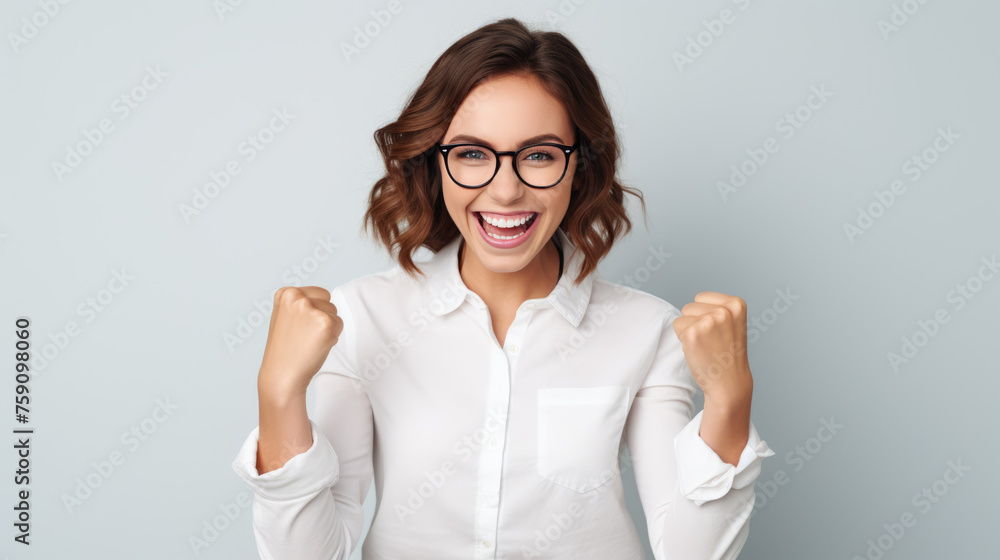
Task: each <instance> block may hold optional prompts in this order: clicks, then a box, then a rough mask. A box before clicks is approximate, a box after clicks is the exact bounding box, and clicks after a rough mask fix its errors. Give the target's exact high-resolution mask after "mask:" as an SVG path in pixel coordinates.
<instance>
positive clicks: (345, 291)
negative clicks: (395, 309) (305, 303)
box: [330, 265, 417, 302]
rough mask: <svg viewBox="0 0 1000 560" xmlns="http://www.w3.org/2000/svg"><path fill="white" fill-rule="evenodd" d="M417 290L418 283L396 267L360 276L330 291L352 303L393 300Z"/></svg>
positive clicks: (333, 294)
mask: <svg viewBox="0 0 1000 560" xmlns="http://www.w3.org/2000/svg"><path fill="white" fill-rule="evenodd" d="M415 288H417V281H415V280H414V279H411V278H410V277H409V276H408V275H407V274H405V273H404V272H403V269H402V268H401V267H400V266H398V265H396V266H393V267H392V268H389V269H387V270H382V271H379V272H372V273H370V274H365V275H363V276H358V277H356V278H354V279H351V280H348V281H346V282H343V283H341V284H338V285H336V286H334V287H332V288H331V289H330V294H331V295H332V296H334V297H337V296H339V297H341V298H343V299H346V300H348V301H351V302H355V301H358V302H361V301H365V300H371V299H372V298H376V299H382V300H384V299H393V298H394V297H398V296H401V295H403V294H405V293H407V292H410V291H412V290H414V289H415Z"/></svg>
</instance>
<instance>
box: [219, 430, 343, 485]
mask: <svg viewBox="0 0 1000 560" xmlns="http://www.w3.org/2000/svg"><path fill="white" fill-rule="evenodd" d="M309 426H310V428H311V429H312V439H313V444H312V446H311V447H309V449H307V450H305V451H303V452H302V453H299V454H298V455H296V456H294V457H292V458H291V459H289V460H288V461H287V462H286V463H285V464H284V465H282V467H281V468H279V469H275V470H273V471H268V472H266V473H264V474H257V438H258V436H259V434H260V426H257V427H256V428H254V429H253V431H252V432H250V435H249V436H247V439H246V441H245V442H244V443H243V447H242V448H240V451H239V453H238V454H237V455H236V459H235V460H234V461H233V470H234V471H236V474H238V475H239V476H240V478H242V479H243V480H244V481H245V482H246V484H247V486H249V487H250V489H251V490H253V491H254V492H255V493H256V494H257V495H259V496H261V497H264V498H267V499H268V500H274V501H287V500H295V499H297V498H301V497H303V496H308V495H309V494H315V493H317V492H319V491H320V490H322V489H323V488H328V487H330V486H333V485H334V484H336V483H337V480H339V479H340V461H339V460H338V459H337V453H336V451H334V450H333V446H332V445H330V442H329V441H327V439H326V437H324V436H323V434H322V433H321V432H320V431H319V428H318V427H317V426H316V423H315V422H313V421H312V420H309Z"/></svg>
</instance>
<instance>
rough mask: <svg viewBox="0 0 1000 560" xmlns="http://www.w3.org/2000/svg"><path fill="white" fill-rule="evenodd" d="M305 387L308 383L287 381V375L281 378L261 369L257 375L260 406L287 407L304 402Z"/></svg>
mask: <svg viewBox="0 0 1000 560" xmlns="http://www.w3.org/2000/svg"><path fill="white" fill-rule="evenodd" d="M307 387H308V385H306V386H302V385H300V384H298V383H295V382H290V381H288V379H287V376H286V377H284V378H282V377H279V376H275V375H271V374H268V373H266V372H264V371H263V370H262V371H261V373H260V375H259V376H258V377H257V397H258V399H259V400H260V404H261V406H268V407H273V408H287V407H289V406H292V405H294V404H297V403H299V402H302V403H304V402H305V398H306V389H307Z"/></svg>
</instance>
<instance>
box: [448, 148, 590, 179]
mask: <svg viewBox="0 0 1000 560" xmlns="http://www.w3.org/2000/svg"><path fill="white" fill-rule="evenodd" d="M435 146H437V149H438V150H439V151H440V152H441V155H443V156H444V168H445V171H447V172H448V177H450V178H451V180H452V181H454V183H455V184H456V185H458V186H460V187H462V188H463V189H481V188H483V187H485V186H486V185H488V184H490V183H491V182H493V179H496V176H497V173H499V172H500V158H501V157H502V156H512V157H511V160H510V165H511V167H513V168H514V174H515V175H517V178H518V179H520V181H521V182H522V183H524V184H525V185H528V186H529V187H531V188H533V189H551V188H552V187H554V186H556V185H558V184H559V183H561V182H562V180H563V179H565V178H566V171H568V170H569V156H570V155H572V154H573V152H575V151H576V149H577V148H579V147H580V143H579V142H576V143H574V144H573V145H572V146H567V145H565V144H557V143H555V142H539V143H538V144H532V145H530V146H524V147H523V148H518V149H517V150H512V151H507V152H498V151H496V150H494V149H493V148H491V147H489V146H483V145H482V144H475V143H472V142H462V143H459V144H441V143H440V142H439V143H437V144H435ZM461 146H475V147H477V148H485V149H486V150H488V151H490V152H492V153H493V156H494V157H495V158H496V168H495V169H493V175H491V176H490V178H489V180H487V181H486V182H485V183H483V184H481V185H476V186H474V187H470V186H467V185H464V184H462V183H459V182H458V181H457V180H456V179H455V177H454V176H453V175H452V174H451V167H450V166H449V165H448V151H449V150H451V149H453V148H458V147H461ZM538 146H553V147H556V148H559V149H560V150H562V151H563V152H565V154H566V160H565V165H564V166H563V172H562V175H560V176H559V180H558V181H556V182H555V183H552V184H551V185H549V186H547V187H536V186H535V185H532V184H531V183H529V182H527V181H525V180H524V178H523V177H521V172H520V171H518V170H517V156H518V154H520V153H521V152H523V151H524V150H527V149H530V148H537V147H538Z"/></svg>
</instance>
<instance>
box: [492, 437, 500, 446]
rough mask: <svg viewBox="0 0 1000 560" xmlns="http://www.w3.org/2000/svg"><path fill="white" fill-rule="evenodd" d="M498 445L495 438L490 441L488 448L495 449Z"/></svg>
mask: <svg viewBox="0 0 1000 560" xmlns="http://www.w3.org/2000/svg"><path fill="white" fill-rule="evenodd" d="M498 445H500V442H499V441H497V438H493V439H491V440H490V447H496V446H498Z"/></svg>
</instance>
